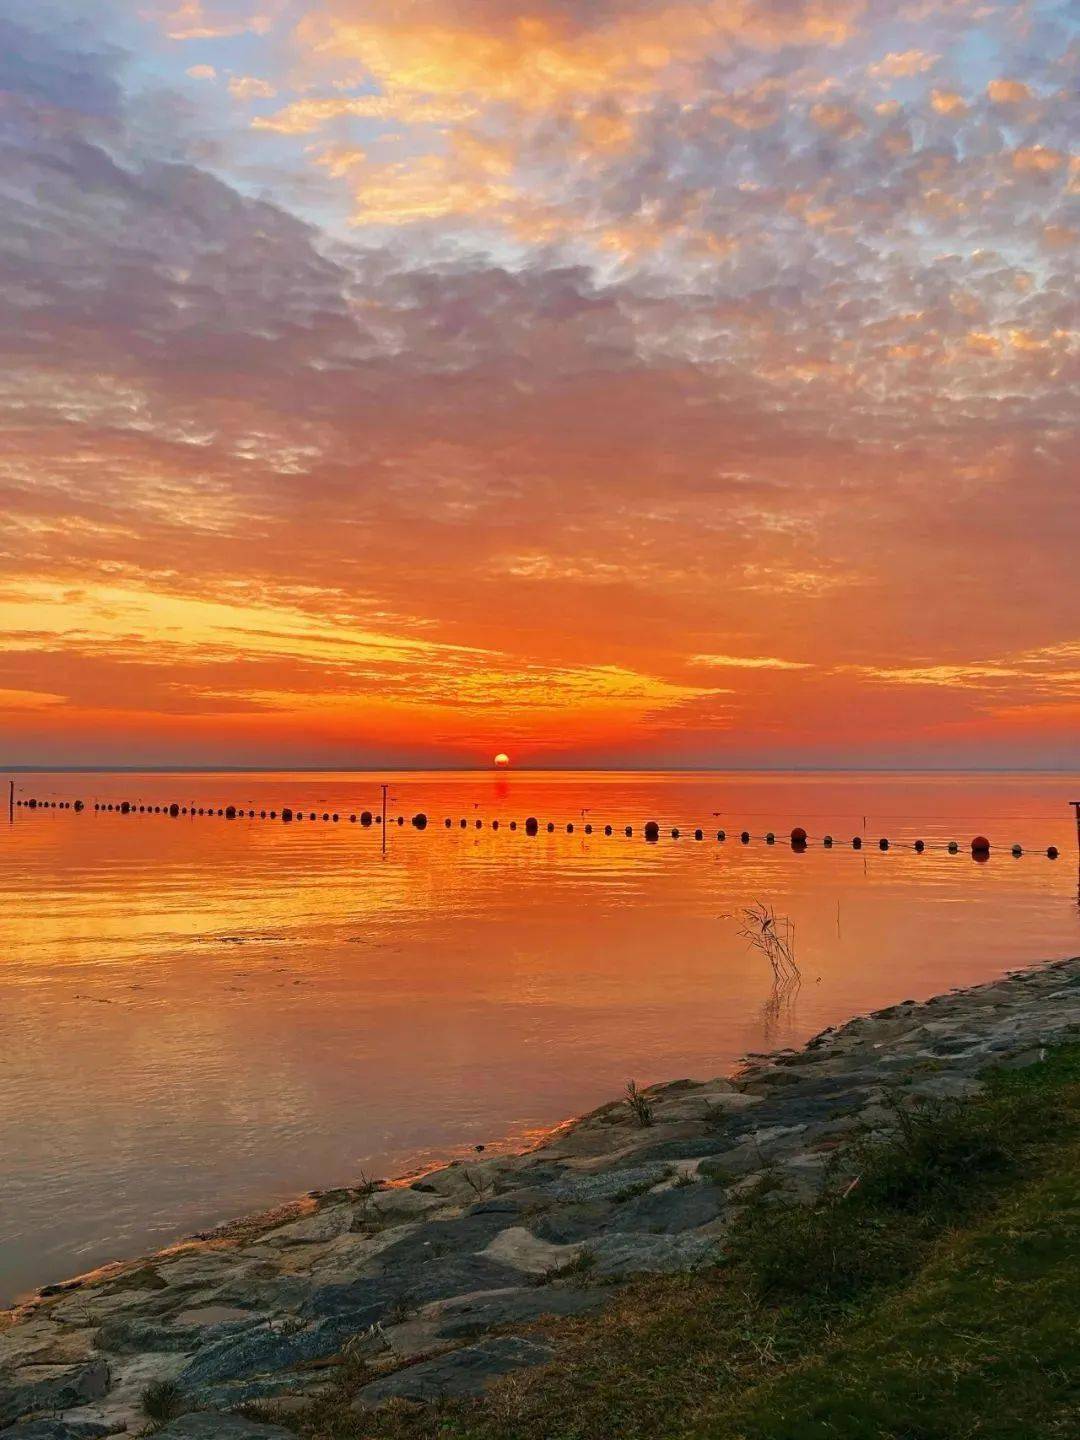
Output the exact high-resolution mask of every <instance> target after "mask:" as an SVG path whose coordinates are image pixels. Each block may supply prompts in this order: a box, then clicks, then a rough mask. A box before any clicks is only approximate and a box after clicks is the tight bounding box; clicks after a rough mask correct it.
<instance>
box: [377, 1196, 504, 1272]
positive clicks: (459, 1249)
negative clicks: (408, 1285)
mask: <svg viewBox="0 0 1080 1440" xmlns="http://www.w3.org/2000/svg"><path fill="white" fill-rule="evenodd" d="M505 1228H506V1214H505V1212H504V1211H500V1210H484V1211H482V1212H480V1213H472V1214H469V1215H463V1216H461V1217H460V1218H459V1219H456V1220H429V1221H428V1222H427V1224H424V1225H421V1226H419V1228H418V1229H416V1230H414V1231H412V1233H411V1234H409V1235H403V1236H402V1237H401V1239H400V1240H397V1241H395V1242H394V1244H393V1245H388V1246H387V1247H386V1249H385V1250H382V1251H380V1253H379V1256H378V1262H377V1263H378V1266H379V1269H380V1270H381V1271H382V1272H383V1273H384V1274H386V1273H390V1272H393V1271H398V1270H402V1269H406V1268H410V1267H412V1266H416V1265H427V1264H429V1263H430V1262H431V1261H432V1260H433V1259H437V1258H438V1257H439V1256H442V1255H470V1254H475V1253H476V1251H477V1250H483V1248H484V1246H485V1245H487V1244H488V1243H489V1242H490V1241H491V1240H493V1239H494V1238H495V1236H496V1235H497V1234H498V1233H499V1231H500V1230H504V1229H505Z"/></svg>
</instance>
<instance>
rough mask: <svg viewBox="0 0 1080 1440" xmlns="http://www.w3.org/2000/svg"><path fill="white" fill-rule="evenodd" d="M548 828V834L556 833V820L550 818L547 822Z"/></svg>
mask: <svg viewBox="0 0 1080 1440" xmlns="http://www.w3.org/2000/svg"><path fill="white" fill-rule="evenodd" d="M547 829H548V834H549V835H554V833H555V821H554V820H549V821H548V823H547Z"/></svg>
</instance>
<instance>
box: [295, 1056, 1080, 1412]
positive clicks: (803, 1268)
mask: <svg viewBox="0 0 1080 1440" xmlns="http://www.w3.org/2000/svg"><path fill="white" fill-rule="evenodd" d="M898 1104H900V1108H898V1110H897V1121H898V1125H899V1129H898V1132H897V1134H896V1135H895V1137H893V1138H890V1139H889V1140H887V1141H878V1142H876V1143H867V1144H863V1145H861V1146H857V1147H855V1148H854V1149H848V1150H847V1151H846V1153H845V1154H844V1156H843V1159H842V1164H843V1166H844V1174H845V1176H852V1177H854V1183H852V1180H851V1179H849V1180H847V1181H846V1182H845V1183H844V1184H843V1185H842V1187H841V1188H840V1190H839V1192H838V1193H830V1194H829V1195H828V1196H827V1197H826V1198H823V1199H822V1200H821V1202H820V1203H818V1204H817V1205H813V1206H809V1207H795V1208H791V1207H788V1206H786V1205H781V1204H777V1203H775V1200H776V1197H775V1195H773V1196H770V1195H769V1194H768V1193H765V1194H763V1195H762V1197H761V1199H760V1200H759V1201H758V1202H757V1203H751V1204H750V1205H749V1206H748V1208H747V1210H746V1211H745V1212H744V1215H743V1217H742V1219H741V1221H740V1222H739V1223H738V1224H737V1225H736V1227H735V1230H734V1232H733V1235H732V1240H731V1245H730V1251H729V1254H728V1259H727V1263H726V1264H725V1265H724V1266H722V1267H719V1268H717V1269H714V1270H711V1271H709V1272H706V1273H697V1274H693V1275H682V1276H667V1277H658V1278H650V1279H645V1280H642V1281H639V1282H637V1283H635V1284H632V1285H629V1286H627V1287H625V1288H623V1289H621V1290H619V1291H618V1292H616V1293H615V1295H614V1296H613V1299H612V1302H611V1304H610V1305H609V1306H608V1307H607V1308H606V1309H605V1310H604V1311H603V1312H601V1313H600V1314H597V1315H592V1316H587V1317H581V1318H579V1319H574V1320H558V1321H556V1320H552V1321H550V1322H544V1324H543V1326H542V1328H543V1329H544V1330H546V1331H547V1333H548V1335H549V1337H550V1338H551V1339H553V1341H554V1342H555V1345H556V1356H555V1360H554V1361H553V1363H552V1364H551V1365H549V1366H546V1367H545V1368H544V1369H543V1370H540V1371H532V1372H524V1373H522V1374H520V1375H516V1376H512V1377H510V1378H509V1379H507V1380H505V1381H503V1382H500V1383H499V1384H498V1385H496V1386H494V1387H493V1388H492V1390H491V1391H490V1392H489V1394H488V1395H487V1396H485V1398H484V1400H483V1401H482V1402H470V1403H464V1402H453V1403H446V1404H444V1405H442V1406H439V1407H425V1408H423V1409H410V1408H406V1407H402V1408H400V1409H397V1410H391V1411H383V1412H376V1413H374V1414H356V1413H354V1412H352V1411H351V1409H350V1408H349V1404H348V1401H349V1399H350V1395H349V1393H348V1391H347V1389H345V1388H344V1387H343V1388H342V1390H341V1392H340V1393H339V1394H338V1395H336V1396H334V1397H331V1398H330V1399H329V1400H326V1401H323V1402H320V1405H319V1407H318V1408H316V1409H313V1410H312V1411H311V1412H310V1413H309V1414H308V1415H306V1416H304V1417H302V1418H300V1419H298V1418H297V1417H296V1416H295V1415H293V1416H285V1415H283V1416H281V1417H279V1418H281V1420H282V1421H283V1423H286V1424H288V1425H290V1426H291V1427H292V1428H294V1429H297V1430H298V1431H299V1433H300V1434H302V1435H304V1436H305V1437H310V1440H615V1437H618V1440H668V1437H670V1440H675V1437H682V1440H690V1437H693V1440H1029V1437H1031V1440H1034V1437H1035V1436H1039V1437H1048V1440H1057V1437H1061V1440H1064V1437H1065V1436H1070V1437H1071V1436H1074V1435H1075V1434H1076V1433H1077V1426H1076V1420H1077V1415H1078V1414H1080V1378H1078V1373H1077V1367H1076V1364H1075V1359H1074V1354H1075V1334H1076V1330H1077V1324H1078V1321H1080V1045H1072V1046H1068V1047H1064V1048H1062V1049H1061V1050H1059V1051H1057V1052H1056V1053H1054V1054H1053V1055H1052V1056H1051V1057H1049V1058H1048V1060H1047V1061H1045V1062H1044V1063H1042V1064H1039V1065H1036V1066H1032V1067H1030V1068H1029V1069H1026V1070H1021V1071H1002V1072H997V1073H995V1074H994V1075H992V1076H991V1077H990V1079H989V1082H988V1086H987V1089H986V1092H985V1093H984V1094H982V1095H980V1096H978V1097H976V1098H974V1099H970V1100H966V1101H963V1102H961V1103H958V1104H946V1105H936V1104H935V1105H921V1106H916V1107H914V1108H911V1107H910V1106H907V1107H905V1106H904V1105H903V1104H902V1103H900V1102H899V1101H898Z"/></svg>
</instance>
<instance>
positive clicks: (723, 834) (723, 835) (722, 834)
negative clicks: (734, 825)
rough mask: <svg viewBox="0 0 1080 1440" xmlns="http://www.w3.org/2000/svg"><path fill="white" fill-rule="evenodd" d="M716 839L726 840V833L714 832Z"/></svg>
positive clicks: (724, 831)
mask: <svg viewBox="0 0 1080 1440" xmlns="http://www.w3.org/2000/svg"><path fill="white" fill-rule="evenodd" d="M716 838H717V839H718V840H726V839H727V831H726V830H717V832H716Z"/></svg>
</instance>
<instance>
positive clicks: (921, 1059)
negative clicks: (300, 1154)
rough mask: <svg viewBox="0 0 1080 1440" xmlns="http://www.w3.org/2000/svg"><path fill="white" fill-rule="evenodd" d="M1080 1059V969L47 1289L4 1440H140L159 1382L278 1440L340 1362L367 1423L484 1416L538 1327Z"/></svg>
mask: <svg viewBox="0 0 1080 1440" xmlns="http://www.w3.org/2000/svg"><path fill="white" fill-rule="evenodd" d="M1078 1034H1080V958H1074V959H1069V960H1062V961H1057V962H1054V963H1051V964H1046V965H1043V966H1040V967H1037V968H1034V969H1030V970H1023V971H1014V972H1010V974H1008V975H1006V976H1004V977H1003V978H1002V979H1000V980H997V981H993V982H990V983H988V984H983V985H978V986H974V987H971V988H969V989H964V990H954V991H951V992H949V993H948V994H945V995H940V996H937V997H935V998H934V999H931V1000H929V1001H926V1002H925V1003H921V1004H916V1003H915V1002H914V1001H905V1002H903V1003H901V1004H899V1005H894V1006H890V1007H889V1008H887V1009H884V1010H878V1011H875V1012H874V1013H873V1014H871V1015H868V1016H863V1017H859V1018H857V1019H854V1020H851V1021H849V1022H848V1023H847V1024H844V1025H842V1026H838V1027H833V1028H831V1029H829V1030H826V1031H823V1032H822V1034H820V1035H818V1036H816V1037H815V1038H814V1039H813V1040H811V1041H810V1042H809V1043H808V1044H807V1045H806V1046H805V1047H804V1048H803V1049H801V1050H781V1051H777V1052H774V1053H772V1054H769V1055H753V1056H750V1057H748V1059H747V1060H746V1062H745V1063H744V1064H743V1066H742V1067H741V1068H740V1069H739V1070H738V1071H737V1072H736V1073H735V1074H734V1075H733V1076H732V1077H730V1078H721V1079H716V1080H710V1081H706V1082H700V1083H699V1082H696V1081H690V1080H676V1081H673V1082H671V1083H669V1084H663V1085H656V1086H653V1087H651V1088H650V1089H649V1090H646V1091H644V1092H643V1094H642V1096H641V1101H640V1103H639V1104H637V1105H636V1106H635V1105H633V1104H630V1103H628V1102H627V1100H625V1099H624V1100H617V1101H613V1102H612V1103H611V1104H609V1105H605V1106H603V1107H601V1108H600V1109H599V1110H596V1111H593V1112H592V1113H591V1114H590V1115H586V1116H584V1117H582V1118H581V1119H580V1120H578V1121H576V1122H575V1123H573V1124H572V1125H570V1126H567V1127H565V1128H564V1129H562V1130H560V1131H559V1132H557V1133H556V1134H554V1135H553V1136H552V1137H550V1138H549V1139H548V1140H547V1141H545V1143H544V1144H542V1145H541V1146H539V1147H538V1148H536V1149H534V1150H531V1151H528V1152H526V1153H524V1154H521V1155H509V1156H508V1155H500V1156H496V1157H492V1158H490V1159H483V1158H478V1159H477V1160H476V1161H475V1162H473V1161H469V1162H461V1161H458V1162H455V1163H453V1164H451V1165H448V1166H445V1167H444V1168H442V1169H440V1170H436V1171H433V1172H431V1173H429V1174H426V1175H424V1176H422V1177H421V1178H419V1179H417V1180H414V1181H412V1182H411V1183H399V1184H381V1183H380V1184H374V1185H364V1186H360V1187H355V1188H350V1189H341V1190H334V1191H328V1192H320V1193H317V1194H313V1195H311V1196H309V1197H307V1198H306V1200H305V1201H303V1202H301V1203H299V1204H298V1205H296V1206H293V1207H290V1208H289V1209H288V1210H286V1211H284V1212H282V1211H279V1212H276V1213H275V1214H273V1215H268V1216H262V1217H255V1218H253V1219H251V1220H248V1221H245V1222H242V1223H240V1224H238V1225H235V1226H231V1227H227V1228H226V1229H225V1230H223V1231H220V1232H215V1233H214V1234H213V1235H211V1236H208V1237H203V1238H201V1239H199V1240H196V1241H191V1242H188V1243H185V1244H182V1245H178V1246H175V1247H173V1248H172V1249H170V1250H168V1251H165V1252H162V1253H161V1254H158V1255H155V1256H153V1257H150V1258H148V1259H143V1260H141V1261H137V1262H132V1263H130V1264H126V1265H118V1266H113V1267H109V1268H108V1269H106V1270H103V1271H99V1272H95V1274H93V1275H90V1276H84V1277H81V1278H80V1279H77V1280H72V1281H70V1282H67V1283H66V1284H63V1285H56V1286H49V1287H46V1289H45V1290H43V1291H42V1292H41V1293H40V1294H39V1295H38V1296H36V1297H35V1298H34V1299H33V1300H32V1301H30V1302H29V1303H28V1304H26V1305H24V1306H22V1307H20V1308H19V1309H17V1310H15V1311H12V1312H9V1313H8V1314H7V1315H6V1316H2V1317H0V1440H76V1437H96V1436H105V1435H111V1434H116V1433H121V1432H124V1431H128V1432H130V1433H139V1432H140V1431H141V1430H142V1429H143V1428H144V1426H145V1419H144V1417H143V1415H142V1411H141V1409H140V1402H141V1397H142V1395H143V1392H144V1391H145V1389H146V1387H147V1386H148V1385H150V1384H152V1383H153V1382H160V1381H165V1382H171V1383H173V1384H175V1385H176V1386H177V1387H178V1389H179V1391H180V1392H181V1394H182V1396H183V1401H184V1404H185V1405H186V1406H188V1407H190V1409H191V1411H192V1412H197V1413H190V1414H185V1415H183V1416H182V1417H181V1418H179V1419H176V1420H173V1421H172V1422H170V1423H169V1424H168V1425H167V1426H166V1427H165V1428H164V1429H161V1430H159V1431H157V1432H156V1433H158V1434H159V1435H161V1436H163V1437H168V1440H174V1437H175V1440H180V1437H185V1436H186V1437H196V1436H205V1437H221V1440H226V1437H231V1436H235V1437H237V1440H241V1437H244V1436H250V1437H251V1440H256V1437H258V1436H263V1437H265V1440H271V1437H275V1436H276V1437H281V1440H284V1437H286V1436H287V1435H288V1434H289V1432H288V1431H286V1430H284V1429H282V1428H281V1427H280V1426H276V1425H264V1424H261V1423H256V1422H252V1421H247V1420H243V1419H240V1418H239V1417H235V1416H230V1415H229V1413H228V1412H229V1411H231V1410H232V1409H234V1408H235V1407H237V1406H239V1405H243V1404H246V1403H248V1402H250V1401H253V1400H259V1399H271V1398H272V1399H273V1400H274V1401H275V1403H276V1404H279V1405H280V1404H282V1403H284V1404H285V1405H286V1406H288V1405H291V1404H295V1405H299V1404H302V1403H304V1402H305V1400H306V1399H309V1398H311V1397H312V1396H313V1395H315V1394H317V1393H318V1392H319V1391H320V1390H321V1389H324V1388H325V1387H326V1386H327V1385H328V1384H329V1383H331V1378H332V1375H333V1368H334V1367H335V1366H337V1365H338V1364H340V1363H341V1360H342V1357H345V1358H350V1359H363V1360H364V1361H365V1362H366V1364H367V1365H368V1367H369V1368H370V1371H371V1373H372V1374H373V1375H374V1377H375V1378H373V1379H372V1380H370V1381H369V1382H368V1383H367V1384H366V1385H364V1386H363V1387H362V1388H361V1389H360V1391H359V1393H358V1396H357V1400H356V1404H357V1405H359V1406H373V1405H379V1404H381V1403H383V1402H385V1401H387V1400H389V1399H391V1398H394V1397H400V1398H404V1399H411V1400H427V1399H433V1398H437V1397H439V1396H443V1395H461V1394H470V1393H475V1392H477V1391H478V1390H480V1389H482V1388H483V1386H484V1385H485V1384H486V1382H487V1381H488V1380H489V1379H491V1378H493V1377H495V1376H498V1375H501V1374H504V1373H506V1372H508V1371H510V1370H513V1369H517V1368H519V1367H521V1366H527V1365H536V1364H542V1363H543V1362H544V1361H545V1360H546V1359H547V1358H548V1357H549V1355H550V1354H551V1351H550V1349H549V1348H548V1347H547V1346H546V1344H545V1343H544V1342H543V1340H542V1338H539V1337H537V1336H535V1335H533V1334H530V1333H529V1331H530V1326H531V1325H532V1324H533V1322H535V1321H536V1320H538V1319H539V1318H540V1317H542V1316H545V1315H575V1314H581V1313H584V1312H587V1311H590V1310H594V1309H597V1308H599V1307H601V1306H602V1305H603V1304H604V1302H605V1299H606V1298H607V1297H608V1296H609V1295H610V1294H611V1287H612V1286H613V1285H618V1284H619V1282H620V1281H621V1280H623V1279H624V1278H630V1277H633V1276H635V1275H641V1274H643V1273H649V1272H652V1273H656V1272H662V1271H674V1270H685V1269H690V1268H693V1267H696V1266H704V1265H708V1264H709V1263H710V1262H711V1261H712V1260H713V1259H714V1258H715V1257H716V1255H717V1253H718V1250H719V1247H720V1246H721V1245H722V1241H723V1237H724V1234H725V1232H726V1230H727V1228H728V1226H729V1224H730V1221H731V1218H732V1216H733V1215H734V1214H735V1213H736V1212H737V1210H738V1208H739V1207H740V1205H741V1204H742V1203H744V1202H745V1197H746V1195H747V1192H748V1191H749V1190H751V1189H754V1188H756V1187H758V1186H759V1185H760V1184H761V1181H762V1179H763V1177H765V1176H767V1177H768V1180H769V1190H770V1196H771V1197H772V1198H773V1199H774V1200H775V1201H776V1202H777V1203H784V1202H785V1201H787V1202H789V1203H800V1202H805V1201H809V1200H813V1199H815V1198H816V1197H817V1196H818V1195H819V1194H820V1193H821V1190H822V1187H823V1186H824V1185H825V1184H827V1183H829V1181H830V1178H831V1177H832V1176H834V1175H836V1174H837V1173H842V1164H841V1165H840V1166H839V1167H838V1165H837V1160H838V1157H839V1158H840V1159H841V1161H842V1156H843V1149H844V1146H845V1144H847V1143H848V1142H849V1141H850V1140H851V1139H853V1138H855V1137H859V1136H863V1135H865V1134H867V1133H873V1132H883V1131H887V1130H888V1129H889V1128H890V1127H891V1125H892V1124H893V1123H894V1118H893V1117H894V1111H893V1109H892V1105H893V1104H894V1103H895V1102H896V1101H899V1103H900V1104H908V1105H909V1104H914V1103H918V1102H919V1101H920V1100H925V1099H938V1100H951V1099H957V1098H961V1097H964V1096H966V1095H970V1094H973V1093H975V1092H976V1091H977V1090H978V1089H979V1087H980V1081H979V1079H978V1074H979V1072H980V1071H981V1070H983V1069H985V1068H987V1067H989V1066H993V1065H1000V1064H1007V1065H1016V1066H1019V1065H1024V1064H1030V1063H1033V1062H1034V1061H1036V1060H1038V1059H1039V1058H1041V1055H1042V1053H1043V1051H1044V1048H1045V1047H1046V1046H1048V1045H1052V1044H1055V1043H1060V1042H1061V1041H1063V1040H1066V1039H1068V1038H1070V1037H1075V1036H1077V1035H1078ZM30 1417H34V1418H30Z"/></svg>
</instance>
